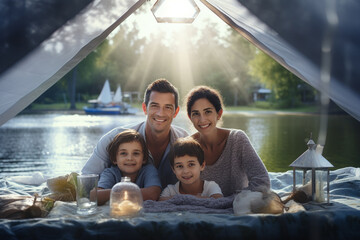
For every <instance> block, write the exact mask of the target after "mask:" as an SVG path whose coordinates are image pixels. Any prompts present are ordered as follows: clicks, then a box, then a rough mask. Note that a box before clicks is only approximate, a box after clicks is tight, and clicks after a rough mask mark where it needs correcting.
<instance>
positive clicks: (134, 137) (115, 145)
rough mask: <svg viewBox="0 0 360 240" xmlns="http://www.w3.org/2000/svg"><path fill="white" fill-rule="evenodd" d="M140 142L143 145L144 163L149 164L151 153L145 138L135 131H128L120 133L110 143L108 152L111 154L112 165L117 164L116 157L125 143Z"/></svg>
mask: <svg viewBox="0 0 360 240" xmlns="http://www.w3.org/2000/svg"><path fill="white" fill-rule="evenodd" d="M131 142H138V143H140V145H141V148H142V152H143V155H144V159H143V162H144V164H146V163H147V161H148V158H149V152H148V149H147V147H146V143H145V140H144V138H143V137H142V136H141V135H140V133H138V132H137V131H136V130H134V129H127V130H125V131H123V132H121V133H118V134H117V135H116V136H115V137H114V139H113V140H112V141H111V142H110V143H109V145H108V146H107V148H106V150H107V151H108V153H109V158H110V161H111V163H113V164H116V155H117V153H118V149H119V146H120V145H121V144H123V143H131Z"/></svg>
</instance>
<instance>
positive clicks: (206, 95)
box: [185, 86, 270, 196]
mask: <svg viewBox="0 0 360 240" xmlns="http://www.w3.org/2000/svg"><path fill="white" fill-rule="evenodd" d="M185 102H186V108H187V113H188V116H189V118H190V120H191V122H192V124H193V125H194V127H195V128H196V130H197V131H198V132H197V133H195V134H193V135H192V137H193V138H194V139H195V140H196V141H198V142H199V143H200V144H201V146H202V148H203V150H204V153H205V162H206V167H205V169H204V171H203V172H202V173H201V177H202V179H203V180H208V181H215V182H216V183H217V184H219V186H220V188H221V190H222V192H223V194H224V196H230V195H232V194H234V193H236V191H239V190H243V189H248V190H252V191H266V190H268V189H269V188H270V179H269V175H268V172H267V170H266V168H265V166H264V164H263V162H262V161H261V159H260V157H259V156H258V155H257V153H256V151H255V149H254V148H253V146H252V145H251V143H250V140H249V138H248V137H247V135H246V134H245V132H243V131H242V130H236V129H226V128H220V127H217V123H218V121H219V120H220V118H221V115H222V114H223V103H222V97H221V95H220V94H219V93H218V91H216V90H215V89H212V88H210V87H206V86H199V87H196V88H194V89H192V90H191V91H190V92H189V94H188V95H187V97H186V100H185Z"/></svg>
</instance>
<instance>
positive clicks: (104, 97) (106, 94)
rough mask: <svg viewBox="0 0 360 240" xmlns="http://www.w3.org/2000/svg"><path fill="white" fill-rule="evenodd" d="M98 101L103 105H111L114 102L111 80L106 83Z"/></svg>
mask: <svg viewBox="0 0 360 240" xmlns="http://www.w3.org/2000/svg"><path fill="white" fill-rule="evenodd" d="M97 101H98V103H102V104H109V103H111V102H112V99H111V90H110V84H109V80H106V81H105V84H104V86H103V89H102V90H101V93H100V95H99V97H98V98H97Z"/></svg>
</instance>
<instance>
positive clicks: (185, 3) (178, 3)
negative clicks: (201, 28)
mask: <svg viewBox="0 0 360 240" xmlns="http://www.w3.org/2000/svg"><path fill="white" fill-rule="evenodd" d="M151 12H152V13H153V15H154V17H155V19H156V21H157V22H158V23H192V22H193V21H194V20H195V18H196V17H197V16H198V15H199V12H200V9H199V7H198V6H197V5H196V3H195V2H194V0H157V1H156V3H155V4H154V6H153V7H152V8H151Z"/></svg>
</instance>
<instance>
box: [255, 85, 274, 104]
mask: <svg viewBox="0 0 360 240" xmlns="http://www.w3.org/2000/svg"><path fill="white" fill-rule="evenodd" d="M270 94H271V90H270V89H267V88H262V87H259V88H256V89H255V90H254V91H253V92H252V96H253V101H254V102H257V101H267V100H268V99H269V97H270Z"/></svg>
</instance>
